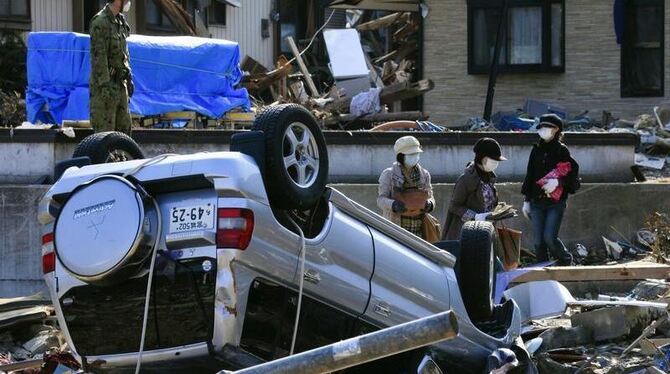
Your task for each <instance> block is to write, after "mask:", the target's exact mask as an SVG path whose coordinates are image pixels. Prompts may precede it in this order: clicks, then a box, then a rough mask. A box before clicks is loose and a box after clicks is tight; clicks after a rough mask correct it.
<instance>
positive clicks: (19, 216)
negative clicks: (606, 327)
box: [0, 183, 670, 298]
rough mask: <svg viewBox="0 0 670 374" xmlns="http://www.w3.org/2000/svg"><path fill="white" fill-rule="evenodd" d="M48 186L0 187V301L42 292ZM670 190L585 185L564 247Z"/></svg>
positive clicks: (367, 189) (631, 217)
mask: <svg viewBox="0 0 670 374" xmlns="http://www.w3.org/2000/svg"><path fill="white" fill-rule="evenodd" d="M334 187H335V188H337V189H339V190H340V191H342V192H344V193H345V194H347V195H348V196H349V197H351V198H352V199H354V200H356V201H358V202H360V203H362V204H363V205H365V206H367V207H368V208H370V209H373V210H377V207H376V196H377V186H376V185H374V184H364V185H334ZM47 188H48V186H0V230H2V233H3V234H2V235H1V236H0V298H1V297H14V296H20V295H27V294H30V293H33V292H36V291H39V290H41V289H43V287H44V285H43V282H42V270H41V260H40V256H41V241H40V240H41V239H40V238H41V232H40V228H39V225H38V222H37V204H38V202H39V200H40V199H41V197H42V195H43V194H44V193H45V192H46V190H47ZM434 189H435V197H436V200H437V207H436V211H435V215H436V216H437V217H439V218H440V220H441V221H443V220H444V217H445V216H446V210H447V205H448V201H449V198H450V196H451V191H452V190H453V185H447V184H436V185H434ZM498 189H499V193H500V198H501V200H503V201H507V202H509V203H513V204H515V205H517V206H518V205H519V204H520V203H521V196H520V194H519V189H520V185H519V184H518V183H512V184H499V185H498ZM669 193H670V184H586V185H584V186H583V187H582V189H581V190H580V191H579V193H578V194H576V195H574V196H573V197H572V198H571V199H570V201H569V207H568V210H567V213H566V216H565V219H564V223H563V227H562V229H561V238H562V239H563V240H564V242H565V243H566V245H568V246H574V244H575V243H583V244H585V245H587V246H593V245H597V246H602V239H601V236H603V235H604V236H607V237H609V238H613V239H619V238H618V237H617V234H616V233H615V232H614V230H612V229H611V228H610V226H613V227H615V228H616V229H617V230H618V231H620V232H621V233H623V234H624V235H626V236H631V235H632V234H633V233H635V232H636V230H638V229H639V228H640V227H642V225H643V222H644V218H645V216H646V215H647V214H649V213H652V212H654V211H661V212H670V199H667V198H665V197H667V196H668V194H669ZM508 225H509V226H510V227H514V228H518V229H521V230H523V231H524V237H523V239H522V246H523V247H525V248H530V247H531V239H530V227H529V223H528V222H527V221H526V220H525V219H523V218H518V219H513V220H510V221H509V223H508Z"/></svg>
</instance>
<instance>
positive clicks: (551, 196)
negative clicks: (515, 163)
mask: <svg viewBox="0 0 670 374" xmlns="http://www.w3.org/2000/svg"><path fill="white" fill-rule="evenodd" d="M562 131H563V121H562V120H561V118H560V117H558V116H557V115H555V114H545V115H543V116H541V117H540V125H539V130H538V134H539V135H540V138H542V140H541V141H540V142H539V143H538V144H537V145H535V146H533V150H532V151H531V153H530V157H529V159H528V171H527V173H526V179H525V181H524V183H523V188H522V191H521V193H523V195H524V196H525V200H524V203H523V209H522V211H523V214H524V215H525V216H526V218H530V220H531V222H532V226H533V237H534V245H535V255H536V256H537V260H538V262H543V261H547V260H549V253H551V255H552V257H554V258H555V259H556V260H558V265H559V266H566V265H571V264H572V255H571V254H570V253H569V252H568V250H567V249H566V248H565V245H563V242H561V240H560V239H559V238H558V231H559V230H560V228H561V221H562V220H563V213H564V212H565V208H566V206H567V200H568V192H570V190H571V184H572V182H571V178H576V176H575V173H576V170H572V167H573V166H575V165H574V162H573V161H572V158H571V157H570V151H569V150H568V147H566V146H565V144H563V143H561V139H562V135H563V134H562ZM575 169H576V167H575ZM548 174H549V176H547V175H548ZM572 192H574V191H572Z"/></svg>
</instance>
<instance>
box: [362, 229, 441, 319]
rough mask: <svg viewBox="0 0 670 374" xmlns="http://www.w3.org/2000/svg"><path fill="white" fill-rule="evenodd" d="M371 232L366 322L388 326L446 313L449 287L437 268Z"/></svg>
mask: <svg viewBox="0 0 670 374" xmlns="http://www.w3.org/2000/svg"><path fill="white" fill-rule="evenodd" d="M371 232H372V237H373V240H374V246H375V269H374V275H373V276H372V282H371V291H372V295H371V297H370V305H369V306H368V308H367V311H366V312H365V316H364V318H365V319H366V320H368V321H371V322H372V323H374V324H376V325H378V326H391V325H396V324H399V323H403V322H407V321H410V320H414V319H416V318H420V317H424V316H427V315H431V314H435V313H438V312H443V311H445V310H447V309H449V306H450V303H449V286H448V282H447V278H446V276H445V273H444V269H443V268H442V267H441V266H440V265H438V264H436V263H434V262H433V261H431V260H429V259H427V258H425V257H423V256H422V255H420V254H419V253H417V252H414V251H413V250H411V249H410V248H408V247H406V246H405V245H403V244H401V243H399V242H397V241H395V240H393V239H392V238H390V237H388V236H387V235H385V234H383V233H381V232H379V231H377V230H375V229H371Z"/></svg>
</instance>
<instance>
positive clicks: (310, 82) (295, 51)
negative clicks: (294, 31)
mask: <svg viewBox="0 0 670 374" xmlns="http://www.w3.org/2000/svg"><path fill="white" fill-rule="evenodd" d="M286 41H287V42H288V45H289V47H291V52H293V55H294V56H295V61H296V62H297V63H298V67H299V68H300V71H301V72H302V74H303V75H304V76H305V82H307V88H309V91H310V92H311V93H312V97H318V96H319V90H317V89H316V85H315V84H314V81H313V80H312V76H311V75H309V70H307V66H305V61H303V60H302V56H300V51H299V50H298V46H296V45H295V40H293V37H292V36H287V37H286Z"/></svg>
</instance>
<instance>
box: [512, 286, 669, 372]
mask: <svg viewBox="0 0 670 374" xmlns="http://www.w3.org/2000/svg"><path fill="white" fill-rule="evenodd" d="M548 282H550V281H544V282H531V283H538V285H542V287H546V288H547V289H548V290H549V291H548V292H551V289H552V288H555V286H552V285H551V283H548ZM516 287H519V286H516ZM527 288H528V286H527ZM512 289H514V287H513V288H512ZM534 290H535V292H534V293H533V294H534V295H538V294H541V293H542V292H541V291H540V290H538V287H535V289H534ZM521 294H522V293H520V292H518V291H517V292H506V293H505V295H506V296H507V295H510V296H512V297H513V295H517V296H519V295H521ZM669 294H670V283H668V282H666V281H664V280H644V281H641V282H639V283H638V284H637V285H636V286H635V287H634V288H632V289H631V290H630V292H629V293H627V294H621V295H610V297H611V298H612V299H613V300H614V301H612V300H610V301H598V300H587V299H584V298H582V297H577V295H575V296H573V295H570V296H569V297H568V299H569V298H573V297H574V301H568V302H567V303H566V308H565V310H564V311H563V312H562V313H560V315H555V316H553V317H547V318H538V319H530V320H528V321H527V322H525V324H524V328H523V330H522V331H523V333H522V338H523V340H524V343H525V344H526V348H527V349H528V351H529V352H531V355H532V356H533V361H534V363H535V364H536V365H537V368H538V370H539V372H540V373H566V374H568V373H594V374H595V373H635V374H646V373H658V372H663V373H665V372H668V368H669V367H670V365H668V364H669V361H668V360H669V359H670V328H669V327H670V322H668V316H669V314H668V313H669V312H670V308H669V307H668V303H667V300H668V299H667V298H668V295H669ZM579 296H583V295H579ZM617 297H618V299H617ZM515 301H516V299H515ZM519 301H520V304H521V307H522V308H523V303H525V302H527V301H526V300H525V299H524V298H523V296H520V298H519Z"/></svg>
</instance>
